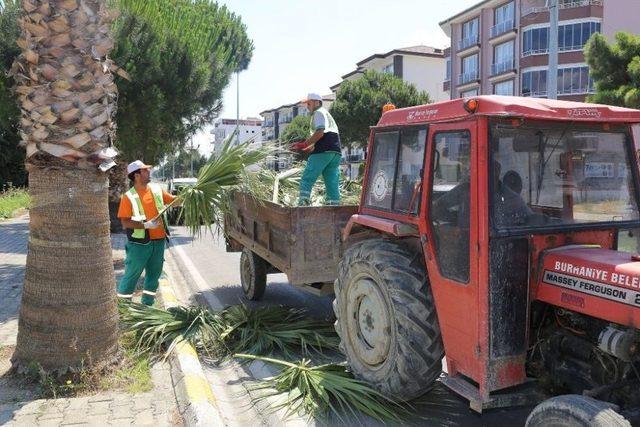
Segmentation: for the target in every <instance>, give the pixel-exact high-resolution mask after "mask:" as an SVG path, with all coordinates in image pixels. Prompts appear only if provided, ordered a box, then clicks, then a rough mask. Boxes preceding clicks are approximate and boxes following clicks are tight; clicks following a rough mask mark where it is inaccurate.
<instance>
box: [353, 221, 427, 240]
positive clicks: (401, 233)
mask: <svg viewBox="0 0 640 427" xmlns="http://www.w3.org/2000/svg"><path fill="white" fill-rule="evenodd" d="M367 230H371V231H378V232H380V233H383V234H388V235H391V236H394V237H419V233H420V232H419V231H418V227H417V226H416V225H414V224H408V223H405V222H401V221H396V220H393V219H387V218H380V217H377V216H373V215H362V214H355V215H351V218H350V219H349V222H347V225H346V226H345V227H344V230H342V241H343V242H346V241H347V240H348V239H349V237H350V236H351V235H352V234H356V233H360V232H362V231H367Z"/></svg>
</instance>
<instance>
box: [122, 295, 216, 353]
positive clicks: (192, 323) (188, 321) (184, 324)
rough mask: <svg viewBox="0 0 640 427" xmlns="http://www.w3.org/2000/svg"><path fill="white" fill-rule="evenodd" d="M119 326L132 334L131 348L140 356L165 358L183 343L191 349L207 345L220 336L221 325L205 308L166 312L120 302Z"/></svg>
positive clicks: (169, 310) (174, 308)
mask: <svg viewBox="0 0 640 427" xmlns="http://www.w3.org/2000/svg"><path fill="white" fill-rule="evenodd" d="M119 310H120V322H121V323H122V325H123V326H124V328H125V330H127V331H130V332H134V333H135V336H136V344H135V348H136V350H137V351H139V352H141V353H158V354H159V353H161V352H164V353H165V355H169V354H170V353H171V352H172V351H173V349H174V348H175V346H176V345H177V344H179V343H180V342H182V341H186V342H188V343H190V344H192V345H194V346H200V343H202V342H210V341H212V340H214V339H215V337H217V336H218V335H220V333H221V330H222V324H221V321H220V319H218V318H217V317H216V315H215V314H214V313H211V312H210V311H209V310H207V309H206V308H205V307H172V308H169V309H168V310H163V309H160V308H155V307H150V306H147V305H144V304H138V303H135V302H120V303H119Z"/></svg>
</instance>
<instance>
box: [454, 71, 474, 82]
mask: <svg viewBox="0 0 640 427" xmlns="http://www.w3.org/2000/svg"><path fill="white" fill-rule="evenodd" d="M476 80H478V70H474V71H470V72H468V73H462V74H459V75H458V85H464V84H467V83H471V82H473V81H476Z"/></svg>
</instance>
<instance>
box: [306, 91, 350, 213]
mask: <svg viewBox="0 0 640 427" xmlns="http://www.w3.org/2000/svg"><path fill="white" fill-rule="evenodd" d="M302 102H304V103H305V105H306V107H307V110H309V113H311V132H312V133H311V136H310V137H309V138H308V139H307V140H306V141H304V143H303V145H304V146H305V148H303V151H305V152H307V153H311V155H310V156H309V159H308V160H307V167H306V168H305V170H304V172H303V174H302V179H301V180H300V198H299V199H298V205H300V206H308V205H309V204H310V203H311V190H312V189H313V185H314V184H315V182H316V180H317V179H318V177H319V176H320V175H322V178H323V179H324V185H325V187H326V190H327V191H326V199H325V203H326V204H327V205H337V204H339V203H340V188H339V187H340V158H341V157H342V155H341V148H340V134H339V132H338V126H337V125H336V122H335V120H334V119H333V117H331V114H330V113H329V111H327V109H326V108H324V107H323V106H322V97H321V96H320V95H318V94H317V93H310V94H309V95H308V96H307V98H306V99H304V100H303V101H302Z"/></svg>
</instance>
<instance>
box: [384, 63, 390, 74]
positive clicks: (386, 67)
mask: <svg viewBox="0 0 640 427" xmlns="http://www.w3.org/2000/svg"><path fill="white" fill-rule="evenodd" d="M382 72H383V73H387V74H393V63H391V64H389V65H385V66H384V67H382Z"/></svg>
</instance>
